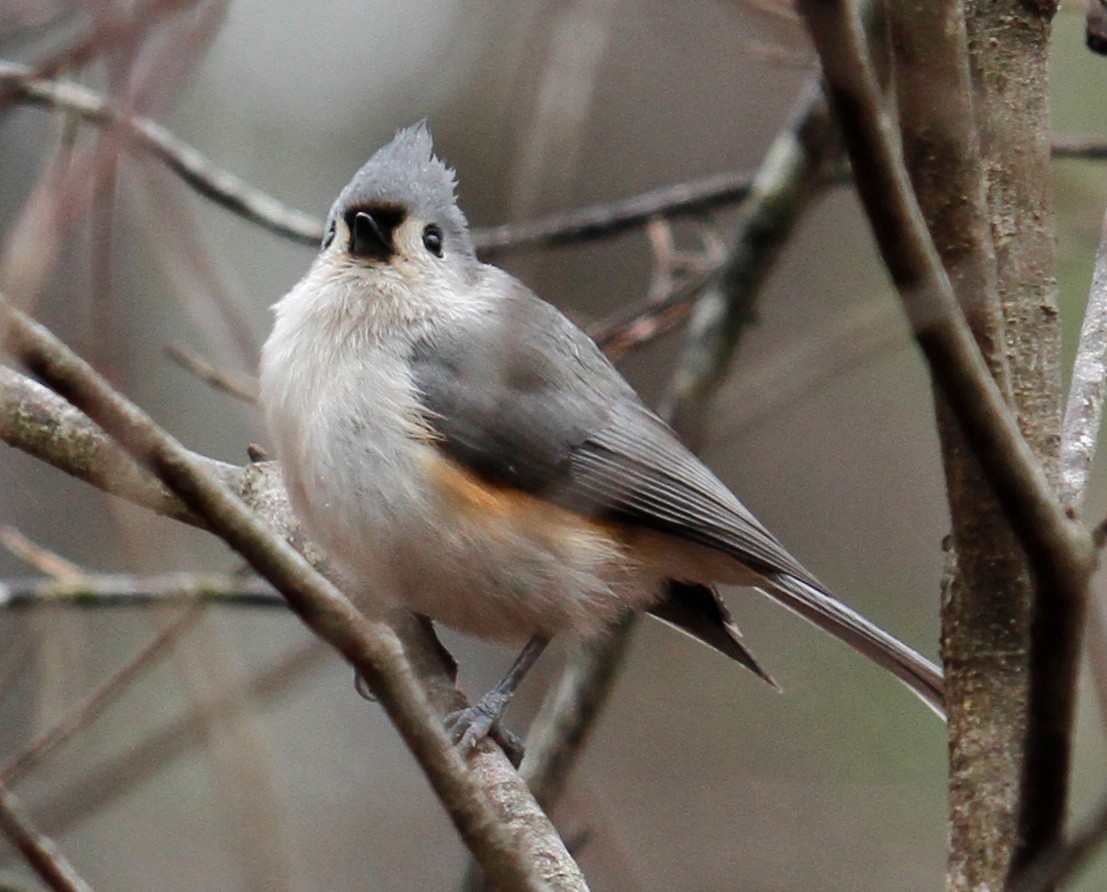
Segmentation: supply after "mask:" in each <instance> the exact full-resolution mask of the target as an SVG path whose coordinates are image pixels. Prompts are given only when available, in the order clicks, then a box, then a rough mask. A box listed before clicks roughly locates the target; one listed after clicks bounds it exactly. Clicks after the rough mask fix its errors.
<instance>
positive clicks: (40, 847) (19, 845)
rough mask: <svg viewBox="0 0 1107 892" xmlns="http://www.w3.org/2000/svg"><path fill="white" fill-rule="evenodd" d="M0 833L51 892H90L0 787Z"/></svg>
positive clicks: (14, 798)
mask: <svg viewBox="0 0 1107 892" xmlns="http://www.w3.org/2000/svg"><path fill="white" fill-rule="evenodd" d="M0 832H2V833H3V834H4V835H5V836H6V837H7V838H8V839H9V840H10V841H11V843H12V845H13V846H15V847H16V849H18V850H19V852H20V854H22V855H23V858H24V860H26V862H27V863H28V864H29V865H30V866H31V867H32V868H33V869H34V871H35V873H37V874H38V875H39V877H40V878H41V879H42V881H43V882H44V883H46V885H47V886H49V887H50V888H51V889H54V890H55V892H92V887H91V886H89V884H88V883H86V882H85V881H84V880H83V879H81V875H80V874H78V873H77V871H76V870H75V869H74V868H73V865H71V864H70V863H69V862H68V861H67V860H66V858H65V856H64V855H63V854H62V853H61V851H60V850H59V849H58V847H57V844H56V843H55V842H54V841H53V840H52V839H50V837H48V836H46V835H45V834H43V833H42V832H41V831H40V830H39V829H38V828H37V827H35V825H34V824H33V823H32V822H31V819H30V818H29V817H28V816H27V813H26V812H25V811H24V809H23V803H21V802H20V801H19V799H18V798H17V797H16V795H15V794H14V793H12V792H11V791H10V790H8V789H7V788H6V787H4V786H2V785H0Z"/></svg>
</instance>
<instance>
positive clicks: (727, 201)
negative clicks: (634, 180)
mask: <svg viewBox="0 0 1107 892" xmlns="http://www.w3.org/2000/svg"><path fill="white" fill-rule="evenodd" d="M3 92H9V93H11V95H13V96H14V97H16V98H18V99H19V100H20V101H23V102H27V103H32V104H37V105H44V106H49V107H52V108H62V109H66V110H68V111H71V112H73V113H74V114H76V115H78V116H80V117H81V118H83V119H84V120H86V121H88V122H89V123H92V124H98V125H110V126H115V127H118V128H119V129H120V132H121V133H123V134H124V135H125V136H126V137H127V138H128V139H129V140H130V142H131V144H132V145H133V146H135V147H136V148H138V149H140V150H142V151H144V152H147V153H148V154H150V155H152V156H153V157H155V158H157V159H158V160H160V161H162V162H163V163H165V164H166V166H167V167H169V169H170V170H172V171H173V172H174V173H175V174H177V175H178V176H180V177H181V178H182V179H183V180H184V181H185V183H187V184H188V185H189V186H191V187H192V188H193V189H195V190H196V191H197V192H199V193H200V194H201V195H203V196H205V197H207V198H209V199H211V200H212V201H214V202H215V203H216V204H218V205H220V206H221V207H224V208H227V209H228V210H230V211H231V212H233V213H236V214H239V215H240V216H242V217H243V218H245V219H247V220H249V221H251V222H253V223H257V224H258V225H259V226H262V227H264V228H265V229H268V230H269V231H270V232H273V233H275V234H277V235H279V236H282V237H284V238H287V239H291V240H292V241H295V242H298V243H300V244H306V245H316V244H318V243H319V241H320V239H322V237H323V221H322V220H321V219H319V218H318V217H315V216H313V215H311V214H307V213H305V212H304V211H300V210H297V209H295V208H293V207H291V206H289V205H287V204H285V203H284V202H282V201H280V200H278V199H276V198H274V197H272V196H270V195H267V194H265V193H264V192H262V191H261V190H259V189H256V188H254V187H253V186H250V185H249V184H247V183H246V182H244V181H243V180H241V179H240V178H238V177H236V176H235V175H234V174H232V173H229V172H228V171H226V170H223V169H222V168H220V167H218V166H217V165H215V164H213V163H212V162H211V161H209V160H208V159H207V158H205V157H204V156H203V155H202V154H201V153H200V152H199V151H198V150H197V149H195V148H193V147H192V146H190V145H188V144H187V143H185V142H183V141H182V140H180V139H178V138H177V137H176V136H174V135H173V134H172V133H171V132H170V131H168V130H167V129H166V128H165V127H163V126H162V125H160V124H158V123H156V122H155V121H152V120H151V119H149V118H144V117H141V116H131V115H128V114H126V113H125V112H124V111H122V110H121V109H119V108H117V107H116V106H114V105H113V103H112V102H111V101H110V100H108V99H105V98H104V97H102V96H100V95H99V94H97V93H96V92H94V91H92V90H89V89H86V88H85V87H82V86H79V85H77V84H74V83H70V82H68V81H58V80H51V79H48V78H44V77H42V76H39V75H37V74H36V72H35V70H34V69H32V68H29V67H27V66H25V65H19V64H17V63H14V62H0V94H2V93H3ZM1054 156H1055V157H1057V158H1085V159H1093V160H1103V159H1107V141H1105V140H1103V139H1100V138H1097V137H1068V138H1064V137H1062V138H1059V139H1057V140H1055V141H1054ZM825 174H826V176H827V177H828V179H829V182H830V183H831V184H842V183H848V182H849V174H848V172H847V171H845V170H844V169H842V168H839V169H836V170H831V171H826V172H825ZM753 176H754V174H753V173H752V172H750V171H731V172H726V173H719V174H713V175H710V176H706V177H702V178H700V179H695V180H688V181H687V182H683V183H675V184H673V185H670V186H661V187H658V188H657V189H651V190H649V191H647V192H643V193H640V194H638V195H633V196H631V197H629V198H625V199H620V200H617V201H611V202H603V203H599V204H594V205H589V206H587V207H582V208H576V209H574V210H570V211H563V212H560V213H556V214H550V215H549V216H547V217H542V218H540V219H538V220H531V221H528V222H524V223H506V224H502V225H500V226H490V227H484V228H479V227H478V228H476V229H474V230H473V239H474V241H475V243H476V245H477V248H478V249H479V250H480V251H481V253H482V255H483V256H486V257H493V256H496V255H497V254H502V253H506V252H507V251H514V250H520V249H522V248H528V247H541V246H548V245H559V244H569V243H575V242H580V241H588V240H591V239H597V238H608V237H611V236H614V235H618V234H620V233H623V232H627V231H629V230H632V229H637V228H640V227H642V226H644V225H646V223H647V222H648V221H649V220H651V219H652V218H654V217H658V216H662V217H680V216H688V215H696V214H701V213H704V212H706V211H710V210H713V209H716V208H721V207H728V206H732V205H735V204H738V203H739V202H741V201H743V200H745V198H746V197H747V196H748V195H749V192H750V187H751V186H752V184H753Z"/></svg>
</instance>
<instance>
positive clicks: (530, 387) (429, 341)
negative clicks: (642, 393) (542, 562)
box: [411, 276, 818, 585]
mask: <svg viewBox="0 0 1107 892" xmlns="http://www.w3.org/2000/svg"><path fill="white" fill-rule="evenodd" d="M503 281H504V282H505V283H510V284H511V286H513V287H512V290H511V291H510V292H509V293H508V294H506V295H505V296H504V297H502V298H500V299H497V301H496V302H495V303H493V304H490V305H489V306H488V308H487V309H486V310H485V311H484V312H483V313H482V314H480V315H474V316H471V317H468V318H466V319H465V320H464V321H462V322H458V321H451V322H449V323H448V324H447V323H445V322H443V323H442V324H436V326H435V328H434V330H433V335H430V336H428V337H426V338H424V339H422V340H421V341H419V342H418V343H417V344H416V345H415V346H414V349H413V352H412V356H411V360H412V368H413V372H414V377H415V382H416V386H417V388H418V390H419V393H420V396H421V399H422V401H423V403H424V405H425V407H426V409H427V411H428V420H429V423H430V425H431V427H432V428H433V430H434V432H435V433H436V435H437V436H438V438H439V444H438V445H439V446H440V447H441V448H442V449H443V451H445V452H446V454H447V455H449V456H450V457H451V458H452V459H454V460H455V461H457V462H458V463H460V464H461V465H463V466H464V467H466V468H468V469H469V470H471V471H473V472H475V473H477V474H478V475H480V476H481V477H483V478H484V479H487V480H489V481H491V482H494V483H497V484H500V485H505V486H511V487H515V488H517V489H520V490H522V491H525V492H527V493H530V494H532V495H537V496H539V497H541V498H543V499H546V500H548V501H551V502H554V503H556V504H558V505H561V506H564V507H567V508H570V509H572V510H574V511H578V512H580V513H582V514H586V515H588V516H591V517H596V518H603V519H611V520H623V521H630V522H633V523H635V524H639V525H642V526H646V527H649V528H652V529H656V530H659V531H662V532H665V533H669V534H671V535H674V536H677V537H680V538H683V539H687V540H690V541H693V542H697V543H700V544H703V545H708V546H711V547H713V548H717V549H720V550H722V551H725V552H727V553H729V554H732V555H733V556H735V557H737V558H738V559H739V560H741V561H743V562H744V563H746V564H748V565H749V566H751V567H752V568H753V569H755V570H757V571H758V572H763V573H769V574H771V573H778V572H783V573H788V574H790V575H794V576H796V577H798V578H800V579H804V580H806V581H809V582H811V583H812V584H814V585H818V583H817V582H816V581H815V580H814V579H813V578H812V577H811V575H810V574H809V573H808V572H807V571H806V570H805V569H804V568H803V567H802V566H801V565H800V564H799V563H798V562H797V561H796V560H795V559H794V558H793V557H792V556H791V555H789V554H788V552H787V551H786V550H785V549H784V547H783V546H782V545H781V544H780V543H779V542H778V541H777V540H776V539H775V538H774V537H773V535H772V534H771V533H770V532H769V531H768V530H766V529H765V528H764V527H763V526H762V525H761V524H760V523H759V522H758V521H757V519H756V518H754V516H753V515H752V514H750V512H749V511H747V510H746V509H745V508H744V507H743V506H742V504H741V503H740V502H738V500H737V499H736V498H735V497H734V496H733V495H732V494H731V493H730V491H729V490H728V489H727V488H726V487H725V486H724V485H723V484H722V483H721V482H720V481H719V480H718V479H717V478H716V477H715V476H714V475H713V474H712V473H711V472H710V471H709V470H708V469H707V468H706V467H705V466H704V465H703V464H702V463H701V462H700V461H699V459H697V458H696V457H695V456H694V455H692V453H691V452H689V451H688V449H687V448H686V447H685V446H684V445H683V444H682V443H681V442H680V440H679V439H677V437H676V434H674V433H673V431H672V430H671V429H670V428H669V426H668V425H666V424H665V423H664V422H663V421H662V420H661V419H660V418H658V417H657V415H655V414H654V413H653V412H651V411H650V410H649V409H648V408H646V406H645V405H644V404H643V403H642V401H641V400H640V399H639V398H638V395H637V394H636V393H635V392H634V391H633V389H631V387H630V385H628V384H627V383H626V381H624V380H623V378H622V376H621V375H620V374H619V373H618V372H617V371H616V370H615V368H614V367H613V366H612V365H611V363H610V362H608V360H607V358H606V357H605V356H604V355H603V354H602V353H601V352H600V351H599V349H598V348H597V347H596V345H595V344H594V343H593V342H592V341H591V339H589V338H588V336H587V335H585V334H584V333H583V332H582V331H580V329H578V328H576V326H574V325H573V324H572V323H571V322H569V321H568V320H567V319H566V318H565V317H564V316H562V315H561V313H560V312H558V311H557V310H556V309H555V308H553V307H552V306H550V305H549V304H547V303H545V302H544V301H542V300H540V299H539V298H537V297H536V296H534V295H533V294H532V293H531V292H530V291H528V290H527V289H525V288H524V287H523V286H522V285H519V284H518V283H517V282H515V281H514V280H512V279H509V278H507V277H506V276H505V277H504V279H503Z"/></svg>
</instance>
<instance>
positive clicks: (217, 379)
mask: <svg viewBox="0 0 1107 892" xmlns="http://www.w3.org/2000/svg"><path fill="white" fill-rule="evenodd" d="M165 353H166V355H167V356H168V357H169V358H170V359H172V360H173V361H174V362H175V363H177V365H179V366H180V367H181V368H183V369H184V370H185V371H188V372H191V373H192V374H193V375H195V376H196V377H197V378H199V379H200V380H201V381H203V382H204V383H205V384H208V385H209V386H211V387H212V388H213V389H215V390H218V391H220V392H222V393H226V394H230V395H231V396H233V397H235V398H236V399H240V400H242V401H243V402H244V403H250V404H254V403H256V402H257V399H258V382H257V379H256V378H255V377H253V376H252V375H244V374H241V373H239V372H228V371H224V370H223V369H217V368H216V367H215V366H213V365H212V364H211V363H210V362H208V361H207V360H206V359H204V357H202V356H201V355H200V354H199V353H197V352H196V351H195V350H193V349H192V348H191V347H186V346H185V345H184V344H168V345H167V346H166V348H165Z"/></svg>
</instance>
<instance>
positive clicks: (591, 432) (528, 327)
mask: <svg viewBox="0 0 1107 892" xmlns="http://www.w3.org/2000/svg"><path fill="white" fill-rule="evenodd" d="M456 187H457V183H456V177H455V174H454V172H453V170H451V169H450V168H449V167H448V166H447V165H446V164H445V163H444V162H442V161H441V160H440V159H439V158H438V157H436V155H435V154H434V146H433V141H432V137H431V134H430V131H429V129H428V127H427V125H426V123H425V121H423V122H419V123H417V124H415V125H412V126H410V127H407V128H404V129H401V130H399V131H398V132H397V133H396V134H395V136H394V138H393V139H392V140H391V141H390V142H388V143H387V144H386V145H384V146H382V147H381V148H380V149H378V150H377V151H376V152H375V153H374V154H373V155H372V156H371V157H370V159H369V160H368V161H367V162H366V163H365V164H364V165H363V166H362V167H361V169H360V170H358V171H357V173H356V174H355V175H354V177H353V179H352V180H351V181H350V182H349V184H348V185H346V186H345V188H343V189H342V191H341V193H340V194H339V195H338V198H337V199H336V200H335V202H334V204H333V206H332V207H331V209H330V213H329V215H328V217H327V222H326V228H325V235H324V237H323V240H322V245H321V248H320V251H319V253H318V255H317V256H316V257H315V260H314V262H313V263H312V264H311V266H310V268H309V269H308V271H307V273H306V274H305V275H304V276H303V278H302V279H301V280H300V281H299V282H298V283H297V284H296V285H295V286H294V287H293V288H292V289H291V290H290V291H289V292H288V293H287V294H286V295H285V296H284V297H282V298H281V299H280V300H279V301H278V302H277V303H276V304H275V305H274V308H273V309H274V315H275V321H274V325H273V329H272V332H271V334H270V336H269V337H268V339H267V341H266V342H265V345H264V347H263V350H262V355H261V362H260V371H259V384H260V387H259V395H260V405H261V408H262V412H263V415H264V421H265V425H266V428H267V430H268V434H269V436H270V438H271V441H272V442H271V446H272V448H273V449H274V451H275V454H276V458H277V460H278V462H279V465H280V468H281V472H282V476H283V478H284V481H285V485H286V488H287V490H288V493H289V498H290V502H291V505H292V508H293V512H294V514H295V515H296V517H297V519H298V520H299V521H300V523H301V524H302V526H303V527H304V529H305V531H306V532H307V533H308V534H309V536H310V537H311V538H312V539H313V540H314V541H315V542H316V543H317V544H318V545H320V546H321V547H322V548H323V550H324V552H325V553H326V554H327V556H328V558H329V560H330V561H331V562H332V564H333V565H334V567H335V568H336V569H337V571H338V573H339V575H340V577H341V578H342V580H343V581H344V582H345V583H346V586H347V589H348V590H349V591H350V592H351V593H352V594H351V596H352V597H353V599H354V600H355V603H356V604H357V606H358V607H359V608H360V609H361V610H362V611H363V612H365V613H367V614H369V615H371V616H379V617H386V616H387V615H388V614H389V612H390V611H393V610H397V609H403V610H408V611H413V612H415V613H418V614H422V615H425V616H427V617H430V618H431V619H433V620H434V621H436V622H439V623H442V624H444V625H446V626H448V627H451V628H453V629H456V630H458V631H460V632H463V633H467V634H469V635H474V636H477V637H480V638H484V639H491V640H499V641H504V642H515V643H518V642H525V645H524V647H523V649H522V651H521V652H520V654H519V657H518V658H517V659H516V661H515V663H514V664H513V665H512V667H511V669H510V670H509V672H508V673H507V675H506V676H505V677H504V679H503V681H501V682H500V683H499V684H498V685H496V687H494V688H493V689H492V690H490V691H489V692H488V693H487V694H486V695H485V696H484V697H482V698H480V699H479V700H478V701H477V702H476V703H475V704H473V705H472V706H470V707H468V708H467V709H465V710H462V711H461V712H459V713H458V714H455V715H453V716H451V717H448V719H447V722H448V725H449V731H450V733H451V735H452V737H453V739H454V742H455V743H456V744H457V745H458V746H459V747H460V748H462V749H463V750H468V749H470V748H471V747H472V746H473V745H474V744H475V743H476V742H478V741H479V740H481V739H482V738H483V737H485V736H487V735H488V734H489V733H493V732H494V731H495V730H497V729H498V728H499V721H500V718H501V716H502V714H503V712H504V710H505V709H506V707H507V704H508V703H509V702H510V699H511V696H512V695H513V693H514V691H515V689H516V687H517V686H518V684H519V682H520V681H521V680H522V678H523V677H524V676H525V675H526V673H527V671H528V670H529V669H530V667H531V666H532V665H533V663H534V662H535V661H536V660H537V659H538V657H539V655H540V654H541V653H542V651H543V649H544V648H545V647H546V645H547V643H548V642H549V641H550V640H551V639H552V638H554V637H555V636H557V635H576V636H585V637H586V636H594V635H601V634H603V633H604V631H605V630H606V629H608V628H609V627H610V625H611V624H612V623H613V622H616V621H618V620H619V619H621V618H622V617H624V616H626V615H628V614H630V613H634V612H646V613H649V614H652V615H653V616H654V617H657V618H659V619H661V620H663V621H664V622H666V623H667V624H669V625H671V626H673V627H675V628H677V629H678V630H680V631H682V632H684V633H686V634H688V635H690V636H691V637H693V638H695V639H698V640H699V641H700V642H702V643H704V644H706V645H708V646H709V647H711V648H713V649H714V650H716V651H719V652H720V653H722V654H723V655H725V656H727V657H730V658H731V659H732V660H734V661H736V662H737V663H739V664H740V665H742V666H744V667H746V668H747V669H749V670H751V671H752V672H754V673H755V674H757V675H758V676H760V677H761V678H763V679H765V680H766V681H767V682H769V683H770V684H774V685H775V682H774V681H773V679H772V677H771V676H770V675H769V673H768V672H766V671H765V670H764V669H763V668H762V666H761V664H760V663H759V661H758V660H757V659H756V658H755V657H754V655H753V653H752V652H751V651H750V649H749V648H748V647H747V646H746V643H745V641H744V639H743V636H742V634H741V632H740V631H739V629H738V626H737V625H736V624H735V622H734V620H733V618H732V616H731V613H730V611H729V609H728V607H727V605H726V604H725V603H724V601H723V600H722V598H721V597H720V595H719V593H718V589H717V586H718V585H719V584H728V585H741V586H748V587H752V588H755V589H757V590H759V591H761V592H762V593H764V594H767V595H768V596H769V597H770V598H772V599H773V600H775V601H777V602H778V603H780V604H781V605H783V606H784V607H786V608H788V609H789V610H791V611H793V612H794V613H797V614H799V615H800V616H801V617H803V618H805V619H807V620H809V621H810V622H812V623H813V624H814V625H816V626H817V627H819V628H821V629H823V630H824V631H826V632H829V633H830V634H831V635H833V636H835V637H837V638H839V639H841V640H842V641H843V642H845V643H846V644H847V645H849V646H850V647H852V648H853V649H854V650H856V651H858V652H859V653H860V654H862V655H863V656H865V657H867V658H868V659H870V660H872V661H873V662H874V663H876V664H878V665H879V666H881V667H883V668H884V669H886V670H888V671H889V672H891V673H892V674H893V675H894V676H895V677H896V678H898V679H899V680H900V681H902V682H903V683H904V684H905V685H907V687H908V688H910V689H911V690H912V691H913V692H914V693H916V694H917V695H918V696H919V697H920V698H921V699H922V700H923V701H924V702H925V703H926V704H927V705H928V706H930V707H931V708H932V709H933V710H934V711H935V712H937V713H938V714H939V715H941V714H942V709H943V706H942V673H941V670H940V669H939V668H938V667H937V666H935V665H934V664H933V663H932V662H930V661H929V660H927V659H926V658H924V657H922V656H921V655H919V654H918V653H916V652H915V651H914V650H912V649H911V648H910V647H908V646H907V645H906V644H904V643H902V642H901V641H899V640H897V639H896V638H894V637H893V636H891V635H890V634H888V633H886V632H884V631H883V630H881V629H880V628H879V627H877V626H875V625H874V624H873V623H871V622H869V621H868V620H867V619H865V618H864V617H863V616H861V615H860V614H859V613H857V612H855V611H854V610H852V609H851V608H849V607H848V606H846V605H845V604H844V603H843V602H842V601H840V600H839V599H838V598H836V597H835V596H834V595H832V594H831V592H830V591H829V590H828V589H827V588H826V587H825V586H824V585H823V584H822V583H820V582H819V581H818V580H817V579H816V578H815V577H814V576H813V575H812V574H811V573H810V572H809V571H808V570H807V569H805V568H804V566H803V565H802V564H800V562H799V561H798V560H796V558H794V557H793V556H792V555H791V554H790V553H789V552H788V550H787V549H786V548H785V547H784V546H783V545H782V544H781V543H780V541H779V540H778V539H777V538H776V537H775V536H774V535H773V534H772V533H771V532H769V530H768V529H767V528H766V527H765V526H764V525H763V524H762V523H761V522H760V521H758V520H757V519H756V518H755V517H754V516H753V514H752V513H750V511H749V510H747V509H746V507H745V506H744V505H743V504H742V503H741V502H740V501H739V500H738V498H737V497H736V496H735V495H734V494H733V493H732V492H731V491H730V490H729V489H728V488H727V486H726V485H725V484H723V483H722V482H721V481H720V480H719V479H718V477H716V476H715V474H713V473H712V472H711V471H710V470H709V469H708V468H707V467H706V466H705V465H704V464H703V463H702V462H701V461H700V460H699V459H698V458H697V457H696V456H694V455H693V454H692V452H691V451H690V450H689V449H688V448H686V447H685V446H684V445H683V444H682V443H681V441H680V439H679V438H678V437H677V435H676V434H675V433H674V432H673V430H672V429H671V428H670V427H669V425H667V424H666V423H665V422H664V421H663V420H662V419H661V418H660V417H659V416H658V415H657V414H655V413H654V412H653V411H652V410H651V409H649V408H648V407H647V406H646V404H645V403H644V402H643V401H642V399H641V398H640V397H639V396H638V394H637V393H636V392H635V391H634V389H633V388H632V387H631V385H630V384H629V383H627V381H626V380H625V379H624V378H623V376H622V375H621V374H620V373H619V372H618V371H617V370H616V369H615V367H614V366H613V365H612V364H611V363H610V362H609V361H608V359H607V358H606V357H605V356H604V355H603V353H602V352H601V351H600V349H599V348H598V347H597V346H596V344H595V343H594V342H593V341H592V340H591V339H590V338H589V337H588V336H587V335H586V334H585V333H584V332H583V331H582V330H581V329H580V328H578V327H577V326H576V325H575V324H573V323H572V322H571V321H570V320H569V319H568V318H566V317H565V316H564V315H563V314H562V313H561V312H560V311H559V310H558V309H557V308H555V307H554V306H553V305H552V304H550V303H547V302H546V301H544V300H542V299H541V298H540V297H538V296H537V295H536V294H535V293H534V292H533V291H531V290H530V289H529V288H528V287H527V286H526V285H524V284H523V283H522V282H520V281H519V280H517V279H515V278H514V277H512V276H511V275H509V274H508V273H507V272H505V271H503V270H501V269H499V268H498V267H496V266H493V265H490V264H487V263H484V262H482V261H481V260H480V259H479V258H478V257H477V254H476V251H475V249H474V244H473V239H472V237H471V235H470V232H469V226H468V223H467V220H466V218H465V216H464V214H463V212H462V211H461V209H460V207H459V205H458V201H457V198H456Z"/></svg>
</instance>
